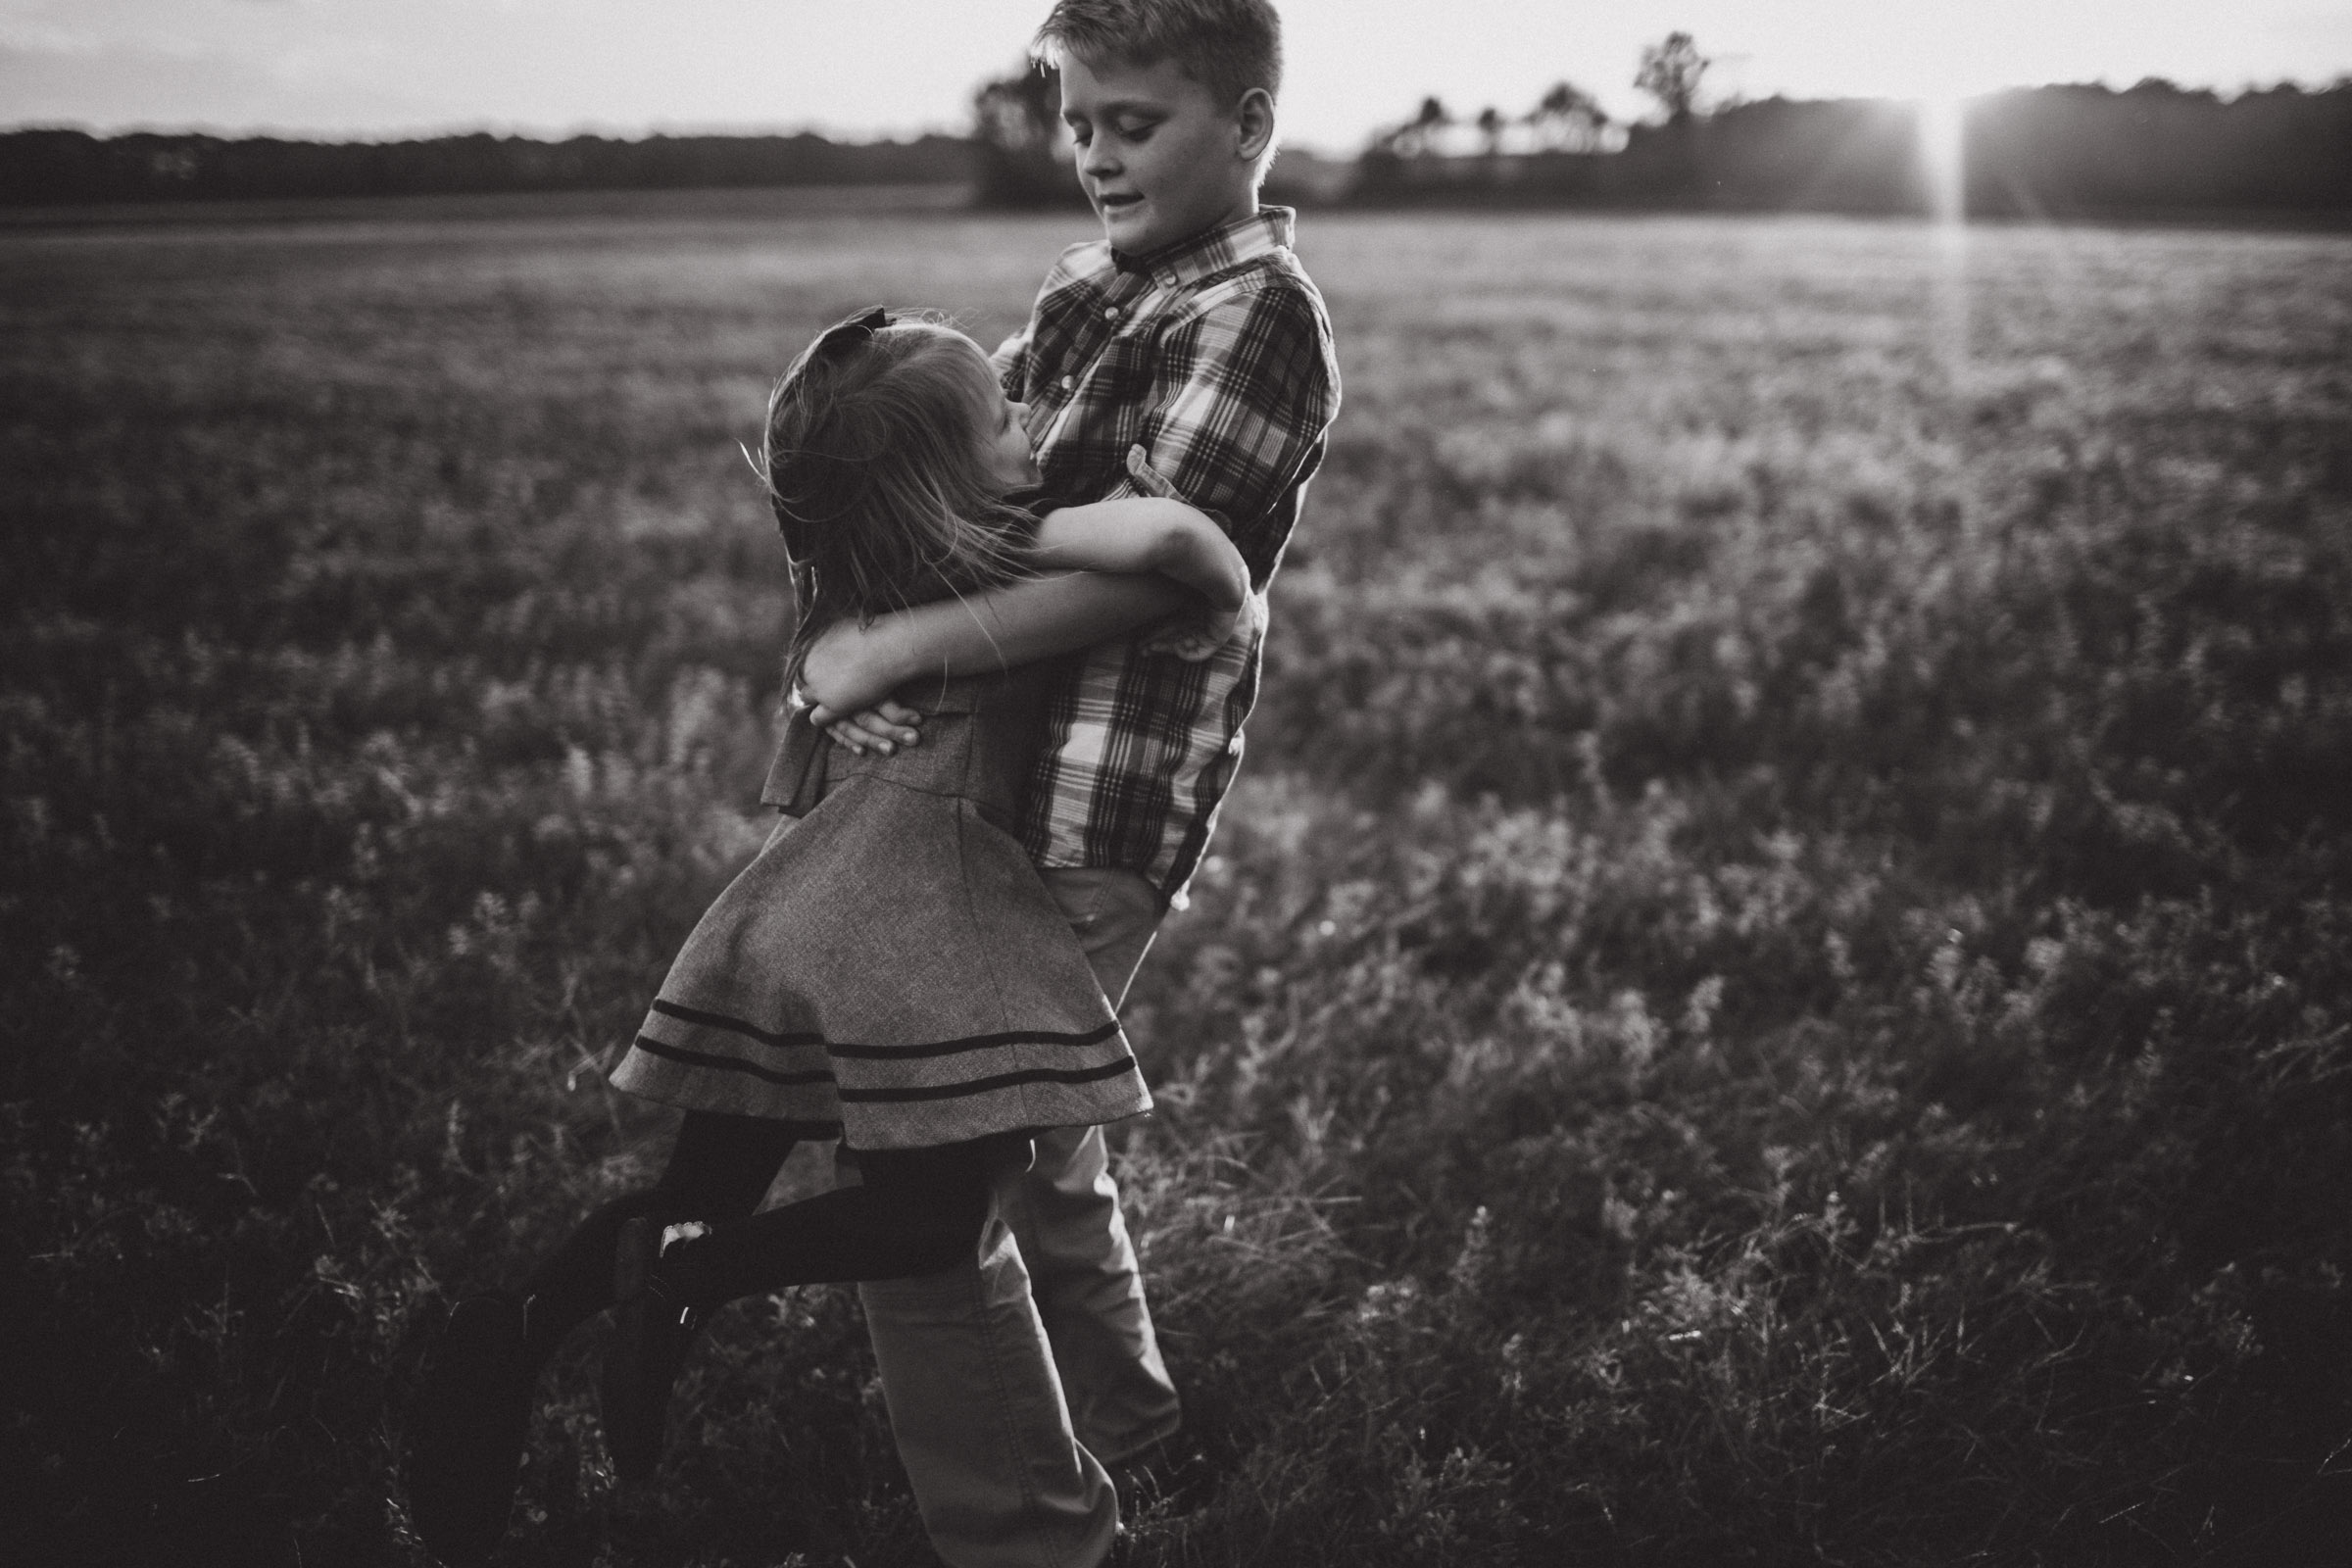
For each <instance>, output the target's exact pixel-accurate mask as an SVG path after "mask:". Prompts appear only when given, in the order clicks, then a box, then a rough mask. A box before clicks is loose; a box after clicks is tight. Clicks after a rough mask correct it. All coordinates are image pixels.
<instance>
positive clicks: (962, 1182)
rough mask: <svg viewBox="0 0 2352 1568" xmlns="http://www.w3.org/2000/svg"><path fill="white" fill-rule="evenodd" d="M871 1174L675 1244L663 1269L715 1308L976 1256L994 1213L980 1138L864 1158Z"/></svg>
mask: <svg viewBox="0 0 2352 1568" xmlns="http://www.w3.org/2000/svg"><path fill="white" fill-rule="evenodd" d="M858 1170H859V1172H860V1173H861V1174H862V1176H863V1178H864V1180H863V1183H862V1185H860V1186H857V1187H841V1188H836V1189H834V1190H833V1191H832V1192H829V1193H819V1194H818V1195H817V1196H815V1197H813V1198H809V1199H804V1200H802V1201H800V1202H797V1203H786V1204H784V1205H783V1206H781V1207H778V1208H771V1209H769V1210H767V1211H766V1212H765V1213H761V1214H754V1215H752V1216H751V1217H750V1218H748V1219H744V1220H740V1221H738V1222H737V1223H735V1224H732V1225H726V1224H721V1225H717V1226H714V1227H712V1229H711V1231H710V1233H709V1234H707V1235H704V1236H700V1237H696V1238H693V1239H690V1240H687V1241H682V1242H679V1243H676V1244H674V1245H673V1246H672V1247H671V1248H670V1249H669V1250H668V1251H667V1252H665V1253H664V1254H663V1255H662V1273H663V1274H664V1275H666V1276H667V1277H668V1280H669V1282H670V1283H671V1284H672V1285H673V1286H674V1287H675V1288H676V1290H677V1292H678V1295H679V1297H680V1299H681V1301H682V1303H683V1304H685V1305H687V1306H689V1307H693V1308H697V1309H700V1310H704V1311H708V1310H709V1309H711V1307H715V1306H719V1305H721V1304H723V1303H725V1302H728V1301H731V1300H734V1299H736V1298H738V1297H743V1296H758V1295H760V1294H763V1293H765V1292H767V1291H773V1290H778V1289H781V1288H782V1287H784V1286H787V1285H823V1284H851V1283H856V1282H858V1281H862V1280H892V1279H905V1278H907V1277H909V1276H913V1275H920V1274H937V1273H939V1272H940V1271H941V1270H943V1269H948V1268H953V1267H955V1266H956V1264H957V1263H961V1262H966V1261H968V1260H970V1258H971V1257H972V1256H973V1255H974V1253H975V1251H976V1250H977V1249H978V1247H979V1245H980V1229H981V1227H982V1226H983V1225H984V1224H986V1223H987V1220H988V1202H989V1191H990V1170H989V1163H988V1160H987V1158H986V1156H985V1152H984V1146H982V1145H980V1144H950V1145H947V1146H945V1147H944V1148H939V1149H908V1150H882V1151H877V1152H871V1153H860V1154H859V1155H858Z"/></svg>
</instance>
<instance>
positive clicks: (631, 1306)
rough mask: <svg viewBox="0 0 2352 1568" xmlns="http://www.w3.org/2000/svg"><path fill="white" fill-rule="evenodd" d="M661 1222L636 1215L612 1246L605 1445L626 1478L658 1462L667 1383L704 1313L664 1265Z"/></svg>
mask: <svg viewBox="0 0 2352 1568" xmlns="http://www.w3.org/2000/svg"><path fill="white" fill-rule="evenodd" d="M663 1229H664V1227H663V1225H662V1222H661V1221H660V1220H658V1219H653V1218H649V1217H647V1216H644V1215H640V1216H638V1217H637V1218H634V1219H631V1220H628V1221H626V1222H624V1223H623V1224H622V1225H621V1227H620V1239H619V1241H618V1242H617V1243H616V1244H615V1245H614V1247H613V1344H612V1347H611V1348H609V1349H607V1350H606V1351H605V1375H604V1390H603V1393H604V1414H605V1446H607V1447H609V1448H611V1449H612V1450H613V1470H614V1471H615V1472H616V1473H617V1474H618V1475H619V1477H620V1479H621V1480H622V1481H625V1482H638V1481H644V1480H647V1479H649V1478H650V1477H651V1476H652V1475H653V1473H654V1472H655V1471H656V1470H658V1469H660V1468H661V1466H662V1441H663V1429H664V1427H665V1426H666V1425H667V1423H668V1419H669V1390H670V1385H672V1384H673V1383H675V1382H676V1381H677V1379H678V1368H679V1367H680V1366H682V1365H684V1364H685V1360H686V1347H687V1345H688V1344H689V1343H690V1342H691V1341H692V1340H693V1338H694V1333H695V1330H696V1329H698V1328H700V1327H701V1326H702V1320H703V1314H702V1313H701V1312H700V1311H698V1310H696V1309H695V1308H693V1307H691V1306H689V1305H688V1304H687V1303H686V1300H685V1298H684V1297H683V1295H682V1294H681V1293H680V1292H679V1290H678V1287H677V1284H676V1282H675V1281H674V1280H673V1279H671V1278H670V1277H669V1275H668V1274H667V1273H665V1272H664V1271H663V1268H662V1232H663Z"/></svg>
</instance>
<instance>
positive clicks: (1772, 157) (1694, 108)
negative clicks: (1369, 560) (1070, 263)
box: [0, 33, 2352, 217]
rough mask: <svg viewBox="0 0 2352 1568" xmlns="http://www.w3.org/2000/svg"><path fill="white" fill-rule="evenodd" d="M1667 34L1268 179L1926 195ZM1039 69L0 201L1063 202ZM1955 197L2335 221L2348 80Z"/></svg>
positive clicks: (1996, 107) (1536, 201) (1898, 126)
mask: <svg viewBox="0 0 2352 1568" xmlns="http://www.w3.org/2000/svg"><path fill="white" fill-rule="evenodd" d="M1710 64H1711V62H1709V61H1708V59H1707V58H1706V57H1705V56H1704V55H1703V54H1701V53H1700V52H1699V51H1698V49H1697V47H1696V46H1695V44H1693V43H1692V41H1691V38H1690V37H1689V35H1687V34H1682V33H1677V34H1674V35H1672V36H1670V37H1669V38H1667V39H1666V40H1665V41H1664V42H1663V43H1660V44H1658V45H1655V46H1653V47H1651V48H1650V49H1649V50H1646V51H1645V52H1644V54H1643V56H1642V67H1641V71H1640V73H1639V75H1638V76H1637V77H1636V84H1637V85H1639V86H1640V87H1642V89H1643V90H1644V91H1646V92H1647V93H1649V94H1650V95H1651V96H1652V97H1653V98H1654V99H1655V100H1656V102H1657V105H1658V117H1657V118H1656V119H1654V120H1650V121H1644V122H1640V123H1631V124H1626V123H1618V122H1616V121H1613V120H1612V119H1611V117H1610V116H1609V115H1608V113H1607V112H1606V111H1605V110H1603V109H1602V108H1601V106H1600V104H1599V101H1598V100H1597V99H1596V98H1595V97H1594V96H1593V94H1591V93H1590V92H1587V91H1586V90H1585V89H1583V88H1581V87H1579V86H1577V85H1575V84H1574V83H1572V82H1569V81H1566V80H1561V81H1559V82H1556V83H1554V84H1553V85H1552V86H1551V87H1550V88H1549V89H1547V90H1546V91H1545V92H1544V94H1543V95H1542V96H1541V97H1540V98H1539V99H1538V100H1537V101H1536V102H1535V103H1534V104H1532V105H1530V106H1529V107H1528V108H1527V109H1526V110H1525V111H1524V112H1521V113H1519V114H1505V113H1504V112H1503V111H1501V110H1500V109H1498V108H1495V107H1492V106H1490V107H1488V108H1486V109H1484V110H1482V111H1480V112H1479V113H1478V114H1476V115H1474V116H1468V117H1461V118H1457V117H1456V116H1455V115H1453V114H1452V113H1451V112H1450V111H1449V110H1448V109H1447V108H1446V105H1445V104H1444V103H1442V102H1441V101H1440V100H1438V99H1436V98H1434V97H1433V98H1426V99H1424V100H1423V101H1422V102H1421V104H1420V106H1419V107H1418V108H1417V109H1416V111H1415V112H1414V113H1413V114H1412V115H1411V116H1408V117H1406V118H1404V119H1402V120H1400V121H1398V122H1397V123H1394V124H1392V125H1390V126H1388V127H1385V128H1384V129H1382V130H1381V131H1380V132H1378V133H1377V134H1376V135H1375V136H1374V137H1373V138H1372V139H1371V142H1370V144H1369V145H1368V146H1367V147H1366V148H1365V149H1364V150H1363V152H1362V153H1361V154H1359V155H1358V156H1357V157H1356V158H1354V159H1353V160H1351V161H1348V162H1335V161H1332V160H1325V159H1314V158H1311V157H1307V156H1304V155H1289V156H1286V157H1284V158H1280V159H1278V160H1277V161H1276V163H1275V166H1274V169H1273V172H1272V174H1271V176H1270V180H1269V189H1268V194H1269V195H1270V196H1271V197H1272V199H1274V200H1277V201H1286V202H1292V203H1296V204H1308V203H1318V202H1325V203H1327V202H1354V203H1360V204H1365V205H1375V206H1411V205H1524V206H1564V207H1601V208H1609V207H1635V208H1640V207H1660V208H1702V209H1724V210H1734V211H1739V210H1781V211H1786V210H1799V211H1834V212H1852V213H1909V212H1923V211H1927V210H1929V209H1930V208H1931V206H1932V202H1931V196H1930V192H1929V188H1928V177H1927V173H1926V160H1925V158H1924V156H1923V153H1924V148H1923V143H1922V135H1921V125H1920V120H1919V116H1918V114H1917V113H1916V112H1915V111H1914V110H1913V108H1912V107H1911V106H1910V105H1908V104H1903V103H1897V102H1890V101H1887V100H1878V99H1849V100H1833V101H1814V102H1802V101H1792V100H1788V99H1782V98H1769V99H1764V100H1761V101H1756V102H1724V103H1718V104H1715V105H1712V106H1709V105H1707V104H1705V103H1704V101H1703V99H1702V97H1701V88H1702V86H1703V83H1704V79H1705V76H1706V73H1707V70H1708V67H1709V65H1710ZM1058 104H1059V90H1058V85H1057V83H1056V82H1055V80H1054V74H1053V72H1052V71H1051V69H1050V68H1043V67H1041V68H1039V69H1035V70H1027V71H1021V72H1016V73H1010V74H1007V75H1005V76H1003V77H999V78H996V79H993V80H990V81H986V82H983V83H982V84H981V85H980V87H979V88H978V89H977V91H976V92H975V93H974V95H973V98H972V103H971V113H972V129H971V132H970V134H969V135H967V136H964V137H954V136H944V135H926V136H922V137H918V138H916V139H914V140H911V141H904V142H900V141H878V142H863V143H856V142H836V141H831V140H828V139H827V138H825V137H822V136H818V135H815V134H812V133H806V132H804V133H802V134H798V135H791V136H649V137H645V138H642V139H638V140H621V139H616V138H606V137H598V136H575V137H572V138H571V139H569V140H566V141H557V142H548V141H536V140H531V139H529V138H524V137H500V136H490V135H484V134H475V135H466V136H443V137H434V138H429V139H422V140H412V141H393V142H342V143H323V142H304V141H286V140H277V139H272V138H267V137H262V138H249V139H238V140H231V139H224V138H221V137H216V136H206V135H163V134H154V133H138V134H131V135H123V136H114V137H98V136H92V135H88V134H86V133H84V132H81V131H76V130H25V131H17V132H13V133H9V134H5V135H0V206H18V207H23V206H38V205H64V204H74V203H88V202H124V201H133V202H135V201H156V200H171V199H208V198H233V197H246V198H252V197H300V196H325V195H337V196H355V195H404V194H426V193H463V192H483V191H533V190H592V189H632V188H658V187H692V186H721V187H723V186H762V185H817V184H911V183H936V184H946V183H956V184H963V185H966V186H968V187H969V188H970V189H971V190H972V191H973V193H974V199H975V200H976V201H977V202H979V203H980V204H981V205H984V206H998V207H1017V206H1039V205H1055V204H1076V203H1078V202H1079V201H1080V200H1082V198H1081V197H1080V195H1079V192H1078V188H1077V183H1076V180H1075V178H1074V177H1073V175H1072V173H1071V172H1070V163H1069V157H1068V144H1067V141H1066V137H1065V134H1064V132H1063V131H1062V127H1061V124H1060V117H1059V115H1058V113H1057V112H1056V111H1057V107H1058ZM1961 142H1962V151H1963V163H1964V168H1965V172H1966V177H1965V194H1966V203H1967V208H1968V211H1969V212H1970V213H1972V214H1974V215H1976V216H1980V217H2034V216H2048V217H2066V216H2092V215H2097V214H2101V213H2115V214H2126V213H2162V212H2173V213H2180V214H2184V215H2193V214H2197V213H2208V214H2215V215H2223V214H2230V213H2248V214H2253V213H2263V212H2272V213H2282V214H2305V215H2320V214H2334V215H2339V216H2340V215H2342V214H2345V213H2347V212H2352V81H2339V82H2337V83H2335V84H2334V85H2332V86H2329V87H2327V88H2323V89H2318V90H2306V89H2304V88H2301V87H2297V86H2292V85H2284V86H2278V87H2273V88H2269V89H2264V90H2249V91H2247V92H2244V93H2240V94H2238V95H2237V96H2235V97H2233V98H2223V97H2221V96H2219V95H2217V94H2215V93H2213V92H2210V91H2205V90H2202V89H2191V88H2182V87H2178V86H2175V85H2173V84H2172V83H2170V82H2165V81H2155V80H2151V81H2143V82H2141V83H2140V84H2138V85H2137V86H2135V87H2131V88H2129V89H2126V90H2124V91H2120V92H2119V91H2115V90H2112V89H2109V88H2106V87H2103V86H2057V87H2034V88H2021V89H2016V90H2013V91H2009V92H2003V93H1996V94H1993V95H1990V96H1988V97H1985V98H1981V99H1978V100H1975V101H1973V102H1972V103H1971V104H1970V105H1968V107H1967V110H1966V114H1965V118H1964V123H1963V127H1962V136H1961Z"/></svg>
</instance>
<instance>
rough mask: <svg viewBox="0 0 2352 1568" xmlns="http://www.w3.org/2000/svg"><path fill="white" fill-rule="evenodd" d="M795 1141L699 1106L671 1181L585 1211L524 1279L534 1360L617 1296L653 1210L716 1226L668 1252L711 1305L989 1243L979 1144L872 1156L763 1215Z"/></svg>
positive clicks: (909, 1271) (942, 1262) (696, 1295)
mask: <svg viewBox="0 0 2352 1568" xmlns="http://www.w3.org/2000/svg"><path fill="white" fill-rule="evenodd" d="M795 1142H796V1138H795V1130H794V1127H793V1124H792V1123H790V1122H780V1121H768V1120H765V1119H762V1118H760V1117H757V1116H727V1115H719V1114H717V1113H714V1112H710V1111H696V1110H690V1111H688V1112H687V1113H686V1119H685V1120H684V1121H683V1122H682V1123H680V1124H679V1127H678V1139H677V1142H676V1143H675V1144H673V1145H672V1146H671V1147H670V1151H669V1164H668V1165H667V1167H666V1168H664V1169H663V1170H662V1179H661V1180H660V1181H659V1182H657V1183H655V1184H654V1186H653V1187H651V1188H650V1189H648V1190H646V1191H644V1192H638V1193H629V1194H626V1195H625V1196H623V1197H620V1198H616V1199H614V1200H613V1201H612V1202H610V1203H607V1204H606V1205H605V1206H604V1207H602V1208H600V1209H598V1210H597V1211H596V1212H595V1213H593V1214H591V1215H589V1216H588V1217H587V1218H586V1219H585V1220H582V1221H581V1222H580V1225H579V1228H578V1229H577V1230H575V1231H573V1232H572V1233H571V1235H570V1236H568V1237H566V1238H565V1239H564V1243H563V1245H561V1246H560V1247H558V1248H557V1249H556V1250H555V1251H553V1252H552V1253H550V1254H549V1255H548V1256H547V1258H546V1259H545V1260H544V1261H542V1262H541V1263H540V1265H539V1266H538V1268H537V1269H535V1270H533V1271H532V1274H531V1277H530V1279H529V1280H528V1281H527V1282H526V1283H525V1284H524V1286H523V1293H524V1294H525V1295H526V1296H528V1297H529V1298H530V1301H531V1306H530V1342H529V1348H530V1354H531V1360H532V1362H533V1364H534V1365H536V1364H538V1363H540V1362H544V1361H545V1360H546V1359H547V1357H548V1356H550V1355H551V1354H553V1353H554V1352H555V1349H556V1347H557V1346H559V1345H561V1344H562V1343H563V1342H564V1337H565V1336H566V1335H568V1334H569V1333H570V1332H571V1331H572V1330H573V1329H575V1328H577V1327H579V1326H580V1325H581V1324H582V1323H584V1322H586V1321H587V1320H588V1319H589V1318H591V1317H594V1316H595V1315H596V1314H597V1313H598V1312H601V1311H603V1310H604V1309H605V1308H606V1307H608V1306H611V1305H612V1304H613V1247H614V1244H615V1243H616V1242H617V1241H618V1240H619V1237H620V1227H621V1225H622V1224H623V1223H624V1222H626V1221H628V1220H630V1219H633V1218H635V1217H637V1216H638V1215H641V1214H642V1215H646V1216H648V1217H650V1218H653V1219H656V1220H658V1221H660V1222H661V1223H662V1224H663V1225H675V1224H680V1223H683V1222H685V1221H688V1220H702V1221H705V1222H707V1223H709V1224H711V1226H712V1227H713V1228H712V1230H711V1233H710V1234H709V1235H708V1236H706V1237H704V1238H703V1239H701V1240H699V1241H695V1242H692V1243H689V1244H687V1245H685V1246H683V1247H680V1248H677V1249H674V1250H672V1251H671V1253H670V1254H669V1256H670V1257H671V1258H673V1259H675V1260H676V1261H677V1263H678V1265H679V1266H678V1271H677V1272H678V1281H677V1283H678V1284H679V1285H680V1286H681V1287H682V1288H683V1290H684V1292H685V1294H686V1297H687V1299H688V1300H689V1301H690V1302H692V1304H694V1305H696V1306H701V1307H712V1306H717V1305H719V1304H721V1303H722V1302H726V1301H731V1300H734V1299H736V1298H737V1297H741V1296H756V1295H760V1294H761V1293H763V1292H767V1291H773V1290H778V1289H780V1288H782V1287H784V1286H787V1285H816V1284H826V1283H843V1282H848V1281H852V1280H887V1279H902V1278H905V1277H907V1276H910V1275H917V1274H936V1273H938V1272H940V1271H941V1270H942V1269H946V1268H951V1267H953V1266H954V1265H955V1264H956V1262H957V1261H958V1260H959V1259H961V1258H966V1257H969V1256H971V1255H972V1254H973V1251H974V1250H975V1249H976V1248H977V1247H978V1246H979V1241H980V1228H981V1226H982V1224H983V1223H984V1222H985V1221H986V1219H987V1217H988V1186H989V1175H988V1164H987V1161H986V1160H985V1159H984V1158H983V1157H982V1154H981V1149H980V1146H979V1145H976V1144H950V1145H947V1146H945V1147H943V1148H938V1149H908V1150H874V1151H867V1152H860V1153H859V1154H858V1171H859V1173H860V1174H861V1175H862V1176H863V1178H864V1182H863V1185H861V1186H857V1187H840V1188H836V1189H834V1190H833V1191H832V1192H829V1193H819V1194H818V1195H817V1196H815V1197H814V1198H808V1199H803V1200H802V1201H800V1202H797V1203H786V1204H784V1205H782V1206H781V1207H777V1208H771V1209H769V1210H768V1211H767V1212H765V1213H763V1214H756V1213H754V1212H753V1210H755V1209H757V1208H758V1207H759V1206H760V1199H762V1198H764V1197H766V1196H767V1189H768V1185H769V1184H770V1183H772V1182H773V1181H774V1180H775V1179H776V1172H777V1171H779V1170H781V1169H782V1168H783V1165H784V1160H785V1156H787V1155H788V1154H790V1153H791V1152H792V1148H793V1145H794V1143H795Z"/></svg>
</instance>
